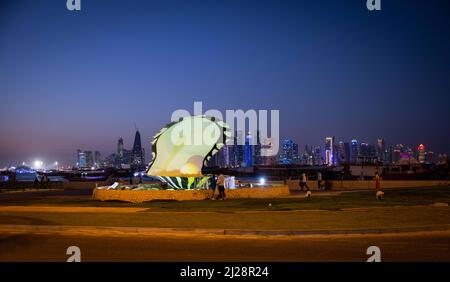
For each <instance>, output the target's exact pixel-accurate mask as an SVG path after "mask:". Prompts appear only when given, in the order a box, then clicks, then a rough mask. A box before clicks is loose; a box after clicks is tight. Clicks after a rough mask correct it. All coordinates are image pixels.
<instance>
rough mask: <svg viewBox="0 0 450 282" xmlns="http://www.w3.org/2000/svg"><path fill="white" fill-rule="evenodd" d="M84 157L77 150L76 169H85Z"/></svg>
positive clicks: (81, 152) (82, 153) (83, 154)
mask: <svg viewBox="0 0 450 282" xmlns="http://www.w3.org/2000/svg"><path fill="white" fill-rule="evenodd" d="M86 166H87V164H86V155H85V153H84V152H83V151H81V150H80V149H78V150H77V167H79V168H81V167H86Z"/></svg>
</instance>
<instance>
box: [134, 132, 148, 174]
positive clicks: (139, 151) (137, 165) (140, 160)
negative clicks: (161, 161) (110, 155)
mask: <svg viewBox="0 0 450 282" xmlns="http://www.w3.org/2000/svg"><path fill="white" fill-rule="evenodd" d="M131 168H132V169H134V170H143V169H145V158H144V149H143V148H142V145H141V134H140V133H139V130H136V134H135V136H134V143H133V149H132V150H131Z"/></svg>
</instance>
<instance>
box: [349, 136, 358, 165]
mask: <svg viewBox="0 0 450 282" xmlns="http://www.w3.org/2000/svg"><path fill="white" fill-rule="evenodd" d="M358 154H359V146H358V140H356V139H353V140H352V142H351V147H350V162H351V163H352V164H356V163H357V162H358Z"/></svg>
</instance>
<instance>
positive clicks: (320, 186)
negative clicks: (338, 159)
mask: <svg viewBox="0 0 450 282" xmlns="http://www.w3.org/2000/svg"><path fill="white" fill-rule="evenodd" d="M307 181H308V177H307V175H306V173H302V175H301V176H300V183H299V186H300V190H301V191H303V189H305V188H306V195H305V196H306V197H307V198H311V189H310V188H309V186H308V183H307ZM374 181H375V195H376V198H377V199H378V200H382V199H383V198H384V192H383V191H382V190H381V177H380V175H379V174H378V172H376V173H375V177H374ZM317 188H318V190H319V191H321V190H325V185H324V182H323V180H322V173H321V172H320V171H319V172H317Z"/></svg>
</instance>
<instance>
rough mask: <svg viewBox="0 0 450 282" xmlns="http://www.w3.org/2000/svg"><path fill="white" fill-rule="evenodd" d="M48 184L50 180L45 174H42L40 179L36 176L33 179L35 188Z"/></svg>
mask: <svg viewBox="0 0 450 282" xmlns="http://www.w3.org/2000/svg"><path fill="white" fill-rule="evenodd" d="M49 183H50V178H48V176H47V175H46V174H43V175H42V176H41V177H40V178H39V176H36V178H35V179H34V185H35V186H39V185H40V186H48V185H49Z"/></svg>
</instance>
